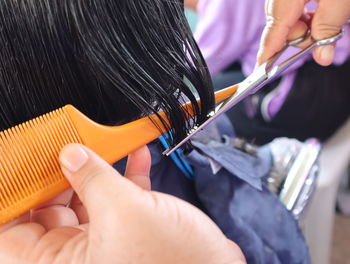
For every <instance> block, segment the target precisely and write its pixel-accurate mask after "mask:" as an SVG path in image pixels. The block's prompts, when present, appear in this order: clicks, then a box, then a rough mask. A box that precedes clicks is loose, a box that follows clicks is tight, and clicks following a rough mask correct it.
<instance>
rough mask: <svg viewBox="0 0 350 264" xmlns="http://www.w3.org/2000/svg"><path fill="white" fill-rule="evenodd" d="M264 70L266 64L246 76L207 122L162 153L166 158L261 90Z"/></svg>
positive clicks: (266, 76)
mask: <svg viewBox="0 0 350 264" xmlns="http://www.w3.org/2000/svg"><path fill="white" fill-rule="evenodd" d="M265 68H266V64H263V65H261V66H260V67H259V68H258V69H256V70H255V71H254V72H253V73H252V74H251V75H250V76H248V77H247V78H246V79H245V80H244V81H243V82H241V83H240V84H239V85H238V89H237V91H236V92H235V93H234V94H233V95H232V96H230V97H229V98H227V99H226V100H225V101H224V102H222V103H221V104H219V105H218V106H217V107H216V108H215V110H214V111H213V112H212V113H210V114H209V118H208V120H207V121H205V122H204V123H202V124H201V125H200V126H196V127H194V128H193V129H192V131H191V132H190V133H189V135H188V136H187V137H186V138H184V139H183V140H182V141H181V142H180V143H178V144H177V145H176V146H175V147H173V148H172V149H168V150H166V151H164V152H163V154H164V155H167V156H169V155H171V154H172V153H173V152H174V151H176V150H177V149H178V148H180V147H181V146H182V145H184V144H185V143H186V142H187V141H188V140H190V139H191V138H192V137H193V136H194V135H196V134H197V133H198V132H199V131H201V130H203V128H205V127H206V126H207V125H209V124H210V123H211V122H213V121H214V120H216V119H217V118H218V117H219V116H221V115H222V114H224V113H226V112H227V111H228V110H229V109H231V108H232V107H233V106H235V105H236V104H238V103H239V102H241V101H242V100H243V99H244V98H246V97H247V96H249V95H250V94H253V93H255V92H256V91H257V90H258V89H259V88H261V87H262V86H263V85H264V84H265V81H266V80H267V78H268V75H267V74H266V70H265Z"/></svg>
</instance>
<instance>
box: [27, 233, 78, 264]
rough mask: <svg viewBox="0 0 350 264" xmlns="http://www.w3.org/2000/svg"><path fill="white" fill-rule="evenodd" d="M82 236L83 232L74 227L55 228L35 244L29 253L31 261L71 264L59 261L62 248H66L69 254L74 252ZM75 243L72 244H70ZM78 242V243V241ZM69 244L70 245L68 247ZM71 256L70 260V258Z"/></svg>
mask: <svg viewBox="0 0 350 264" xmlns="http://www.w3.org/2000/svg"><path fill="white" fill-rule="evenodd" d="M83 236H84V231H83V230H81V229H80V228H75V227H61V228H55V229H52V230H50V231H49V232H46V233H45V234H44V235H43V236H42V237H41V238H40V241H38V243H36V244H35V248H34V250H33V251H32V252H31V259H34V260H38V259H40V261H41V262H40V263H52V262H53V261H52V260H53V259H55V260H56V261H55V263H72V262H71V261H69V262H68V261H65V262H62V261H61V258H62V257H61V256H62V255H64V254H62V252H63V251H64V250H63V248H67V249H68V250H70V252H72V251H74V249H73V248H74V246H76V245H77V244H78V242H81V238H82V237H83ZM74 240H75V241H76V242H75V243H74V244H72V243H70V242H73V241H74ZM79 240H80V241H79ZM69 243H70V244H71V245H69ZM67 249H66V250H67ZM72 255H73V254H71V256H70V257H71V258H72Z"/></svg>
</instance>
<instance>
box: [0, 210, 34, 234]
mask: <svg viewBox="0 0 350 264" xmlns="http://www.w3.org/2000/svg"><path fill="white" fill-rule="evenodd" d="M29 221H30V213H26V214H24V215H21V216H19V217H17V218H16V219H14V220H12V221H10V222H8V223H6V224H5V225H2V226H0V233H2V232H5V231H6V230H8V229H10V228H11V227H13V226H17V225H20V224H23V223H28V222H29Z"/></svg>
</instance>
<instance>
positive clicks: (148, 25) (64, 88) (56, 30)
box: [0, 0, 214, 144]
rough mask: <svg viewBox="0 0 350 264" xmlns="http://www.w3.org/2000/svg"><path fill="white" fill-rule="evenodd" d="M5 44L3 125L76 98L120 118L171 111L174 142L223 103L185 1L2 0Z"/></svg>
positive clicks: (0, 31) (107, 117) (90, 109)
mask: <svg viewBox="0 0 350 264" xmlns="http://www.w3.org/2000/svg"><path fill="white" fill-rule="evenodd" d="M0 47H1V48H0V58H1V59H0V130H3V129H6V128H9V127H11V126H14V125H16V124H19V123H22V122H24V121H26V120H29V119H32V118H34V117H36V116H38V115H41V114H44V113H47V112H49V111H51V110H54V109H57V108H59V107H62V106H64V105H66V104H72V105H74V106H76V107H77V108H78V109H79V110H81V111H82V112H83V113H85V114H86V115H88V116H89V117H90V118H92V119H93V120H95V121H97V122H99V123H103V124H113V125H116V124H121V123H125V122H129V121H132V120H134V119H137V118H140V117H142V116H147V115H149V114H152V113H156V112H157V111H159V110H164V111H165V112H166V114H167V116H168V118H169V120H170V124H171V127H173V136H174V138H173V142H172V144H174V143H176V142H178V141H179V140H181V139H182V138H183V137H184V136H185V135H186V133H187V132H188V131H189V130H190V129H191V127H192V126H193V125H194V124H198V123H202V122H203V121H204V120H205V119H206V118H207V114H208V113H209V112H210V111H211V110H212V109H213V107H214V97H213V89H212V84H211V80H210V77H209V73H208V70H207V68H206V67H205V63H204V61H203V58H202V56H201V55H200V52H199V50H198V47H197V46H196V44H195V42H194V40H193V37H192V34H191V32H190V29H189V26H188V24H187V22H186V19H185V16H184V10H183V1H179V0H22V1H19V0H6V1H1V2H0ZM196 94H198V96H199V98H200V99H201V103H200V104H198V103H197V102H196V98H195V95H196ZM188 99H189V100H190V101H191V102H192V104H193V107H194V110H195V118H194V119H193V120H190V121H187V120H186V118H185V115H186V113H185V112H184V110H183V109H182V108H181V107H180V105H181V103H183V102H184V101H185V100H188Z"/></svg>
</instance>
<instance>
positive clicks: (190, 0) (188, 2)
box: [185, 0, 198, 11]
mask: <svg viewBox="0 0 350 264" xmlns="http://www.w3.org/2000/svg"><path fill="white" fill-rule="evenodd" d="M197 4H198V0H185V6H186V7H188V8H191V9H192V10H194V11H196V9H197Z"/></svg>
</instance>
